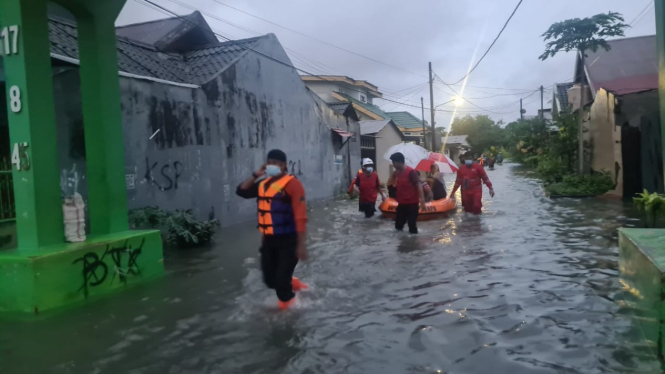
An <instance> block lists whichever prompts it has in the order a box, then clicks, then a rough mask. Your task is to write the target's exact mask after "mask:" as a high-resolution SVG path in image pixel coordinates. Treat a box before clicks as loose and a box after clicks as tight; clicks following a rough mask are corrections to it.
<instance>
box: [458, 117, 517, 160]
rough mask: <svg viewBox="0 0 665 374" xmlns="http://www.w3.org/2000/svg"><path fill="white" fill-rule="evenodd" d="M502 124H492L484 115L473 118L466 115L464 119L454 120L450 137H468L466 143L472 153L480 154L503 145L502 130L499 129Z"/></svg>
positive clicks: (492, 121)
mask: <svg viewBox="0 0 665 374" xmlns="http://www.w3.org/2000/svg"><path fill="white" fill-rule="evenodd" d="M502 124H503V123H502V122H494V120H492V119H491V118H490V117H489V116H486V115H477V116H475V117H472V116H470V115H467V116H466V117H462V118H455V121H454V122H453V124H452V131H451V135H468V136H469V137H468V139H467V142H468V143H469V145H470V146H471V148H472V152H474V153H481V152H483V151H484V150H486V149H489V148H491V147H494V146H499V147H500V146H503V145H504V143H505V138H504V130H503V129H502V128H501V125H502Z"/></svg>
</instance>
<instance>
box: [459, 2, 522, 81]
mask: <svg viewBox="0 0 665 374" xmlns="http://www.w3.org/2000/svg"><path fill="white" fill-rule="evenodd" d="M523 1H524V0H520V1H519V3H517V6H516V7H515V10H513V13H512V14H511V15H510V17H508V20H507V21H506V23H505V24H504V25H503V27H502V28H501V31H499V34H498V35H497V36H496V38H494V41H493V42H492V44H490V46H489V48H487V51H485V53H484V54H483V56H482V57H481V58H480V60H478V62H477V63H476V65H475V66H474V67H473V68H471V70H469V72H468V73H466V75H465V76H463V77H462V78H460V80H458V81H457V82H455V83H452V84H458V83H460V82H461V81H463V80H464V79H466V77H468V76H469V75H471V73H473V71H474V70H476V68H477V67H478V65H480V63H481V62H483V59H485V56H487V54H488V53H489V52H490V50H492V47H494V44H496V41H497V40H499V38H500V37H501V34H503V30H505V29H506V27H508V24H509V23H510V20H511V19H513V16H514V15H515V13H517V9H519V7H520V5H522V2H523Z"/></svg>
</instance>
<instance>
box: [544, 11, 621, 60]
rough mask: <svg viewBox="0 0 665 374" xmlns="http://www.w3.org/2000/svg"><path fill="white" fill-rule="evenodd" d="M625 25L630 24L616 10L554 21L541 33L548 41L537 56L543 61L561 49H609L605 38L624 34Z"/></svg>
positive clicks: (566, 50) (568, 50)
mask: <svg viewBox="0 0 665 374" xmlns="http://www.w3.org/2000/svg"><path fill="white" fill-rule="evenodd" d="M627 27H630V26H629V25H627V24H625V23H624V19H623V16H622V15H621V14H620V13H616V12H608V13H607V14H605V13H601V14H597V15H595V16H593V17H587V18H582V19H579V18H573V19H569V20H565V21H562V22H556V23H554V24H552V26H550V28H549V29H548V30H547V31H545V33H544V34H543V35H542V36H543V38H544V40H545V41H548V40H550V42H548V43H547V45H546V48H545V52H543V54H542V55H540V57H539V58H540V59H541V60H543V61H544V60H547V59H548V58H549V57H554V56H555V55H556V54H557V53H559V52H561V51H565V52H570V51H573V50H579V51H593V52H596V51H597V50H598V49H599V48H603V49H604V50H606V51H609V50H610V45H609V44H608V43H607V41H606V39H607V38H610V37H616V36H624V30H625V29H626V28H627Z"/></svg>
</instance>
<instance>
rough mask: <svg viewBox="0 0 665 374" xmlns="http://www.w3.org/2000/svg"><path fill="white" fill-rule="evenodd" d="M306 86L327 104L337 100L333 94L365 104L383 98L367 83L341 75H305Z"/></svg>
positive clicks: (375, 87) (376, 89)
mask: <svg viewBox="0 0 665 374" xmlns="http://www.w3.org/2000/svg"><path fill="white" fill-rule="evenodd" d="M301 78H302V80H303V82H305V85H307V87H308V88H309V89H310V90H312V92H314V93H315V94H317V95H318V96H319V97H320V98H322V99H323V100H324V101H325V102H327V103H332V102H335V100H337V98H336V97H334V96H333V93H335V92H336V93H341V94H344V95H347V96H349V97H350V98H352V99H354V100H357V101H359V102H361V103H365V104H373V102H374V99H376V98H379V99H380V98H382V97H383V94H382V93H381V92H379V88H378V87H377V86H375V85H373V84H371V83H369V82H367V81H361V80H355V79H353V78H350V77H345V76H340V75H318V76H313V75H303V76H302V77H301Z"/></svg>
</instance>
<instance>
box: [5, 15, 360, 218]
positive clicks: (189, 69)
mask: <svg viewBox="0 0 665 374" xmlns="http://www.w3.org/2000/svg"><path fill="white" fill-rule="evenodd" d="M187 19H189V20H190V21H186V20H183V19H180V18H177V19H176V18H172V19H166V20H160V21H154V22H149V23H145V24H137V25H131V26H129V27H122V28H119V29H118V42H117V46H118V59H119V67H120V70H121V71H120V72H119V73H120V76H121V77H120V93H121V105H122V107H121V109H122V117H123V133H124V143H125V144H124V149H125V176H126V188H127V198H128V206H129V208H130V209H131V208H139V207H144V206H159V207H161V208H163V209H166V210H176V209H192V211H193V212H194V213H195V214H196V215H197V216H198V217H201V218H206V219H207V218H217V219H219V220H220V222H221V223H222V225H231V224H235V223H239V222H243V221H248V220H254V219H255V218H256V217H255V210H256V208H255V202H253V201H246V200H242V199H239V198H237V197H236V196H235V193H234V192H235V188H236V186H237V185H238V184H239V183H240V182H241V181H242V180H244V179H245V178H246V177H247V176H248V175H251V173H252V171H254V170H256V169H257V168H258V167H260V166H261V165H262V164H263V163H264V162H265V155H266V153H267V151H269V150H270V149H273V148H280V149H282V150H284V151H285V152H286V154H287V156H288V158H289V161H288V166H289V172H290V173H292V174H294V175H295V176H296V177H298V178H299V179H300V180H301V181H302V182H303V185H304V187H305V190H306V193H307V198H308V200H309V201H312V200H321V199H328V198H332V197H334V196H335V195H336V194H337V193H338V192H339V191H341V190H343V189H345V188H346V186H348V184H349V183H350V180H351V178H352V171H351V169H352V168H351V165H353V168H356V167H357V165H359V164H360V129H359V127H358V124H357V122H356V121H354V120H353V119H352V118H350V117H349V116H345V115H344V114H343V113H338V112H337V111H335V110H334V109H333V108H331V107H329V106H328V105H326V103H325V102H323V101H322V100H321V99H320V98H319V97H318V96H316V95H314V94H312V92H310V91H309V89H308V88H307V87H306V86H305V85H304V84H303V81H302V80H301V77H300V76H299V75H298V73H297V71H296V70H295V69H294V68H293V67H292V64H291V62H290V60H289V58H288V56H287V54H286V53H285V52H284V49H283V48H282V46H281V45H280V43H279V41H278V40H277V38H276V37H275V36H274V35H273V34H268V35H264V36H261V37H257V38H251V39H244V40H237V41H230V42H223V43H222V42H218V41H217V40H216V39H215V40H214V41H213V40H211V39H210V35H213V34H211V33H212V31H210V32H209V30H210V28H209V26H208V25H207V24H206V23H205V20H204V19H203V18H202V17H200V14H197V13H194V14H192V15H190V16H188V17H187ZM192 23H195V24H196V25H198V26H196V27H193V26H192ZM49 29H50V39H51V56H52V63H53V83H54V91H55V100H56V117H57V125H58V143H59V165H60V170H61V175H62V178H61V179H62V181H63V186H62V188H63V190H64V189H65V188H71V187H69V186H70V185H75V186H76V187H75V188H76V189H77V190H78V191H76V192H79V193H81V194H82V195H83V196H84V198H85V197H86V195H87V185H86V166H87V165H86V160H85V145H84V143H83V127H82V123H83V122H82V121H83V119H82V115H81V98H80V94H79V85H80V80H79V67H78V45H77V37H76V35H77V29H76V26H75V24H73V23H71V22H69V21H68V20H65V19H61V18H57V17H52V18H51V19H50V21H49ZM151 30H152V31H154V32H150V31H151ZM148 35H152V36H151V37H150V38H149V37H148ZM213 36H214V35H213ZM1 70H2V69H0V71H1ZM0 85H3V86H4V81H2V82H0ZM0 92H1V93H2V94H1V95H4V94H5V89H4V87H3V88H1V89H0ZM3 110H4V108H3ZM6 118H7V117H6V113H3V112H0V137H2V138H4V140H3V141H0V144H9V140H8V138H7V137H8V132H7V119H6ZM3 151H4V152H5V153H4V154H5V155H8V154H9V153H8V150H7V149H4V150H3ZM353 173H355V170H353ZM68 181H75V182H76V183H68ZM63 192H64V191H63Z"/></svg>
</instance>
